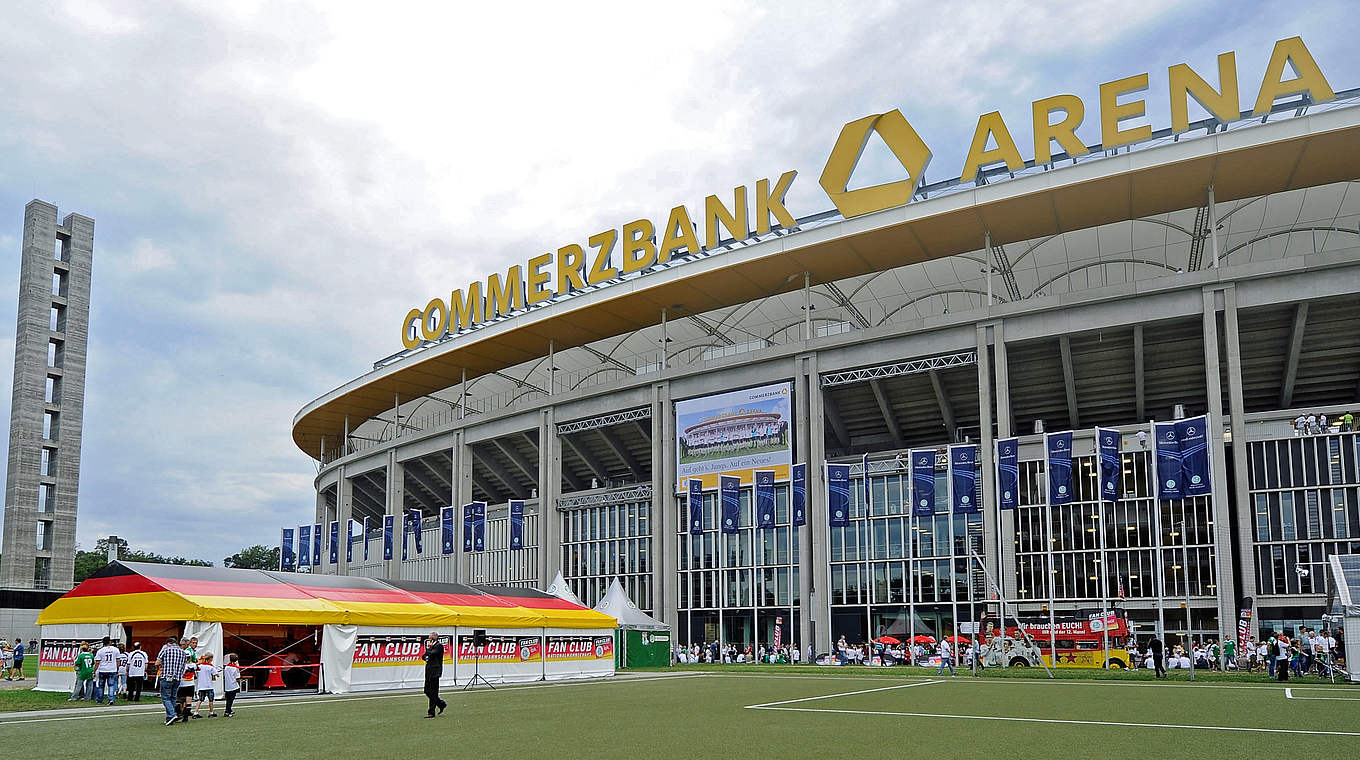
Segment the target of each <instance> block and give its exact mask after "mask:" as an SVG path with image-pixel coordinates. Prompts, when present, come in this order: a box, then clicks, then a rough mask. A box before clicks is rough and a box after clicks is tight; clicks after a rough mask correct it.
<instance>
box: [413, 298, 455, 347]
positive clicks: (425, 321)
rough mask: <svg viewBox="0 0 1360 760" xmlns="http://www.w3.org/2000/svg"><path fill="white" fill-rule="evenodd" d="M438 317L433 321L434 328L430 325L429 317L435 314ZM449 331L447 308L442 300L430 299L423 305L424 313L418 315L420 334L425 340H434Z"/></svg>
mask: <svg viewBox="0 0 1360 760" xmlns="http://www.w3.org/2000/svg"><path fill="white" fill-rule="evenodd" d="M436 312H437V313H438V314H439V317H438V318H437V319H435V321H434V326H431V325H430V317H431V316H432V315H434V314H435V313H436ZM447 329H449V307H447V306H445V305H444V301H443V299H440V298H432V299H430V302H429V303H428V304H425V311H423V312H421V314H420V334H421V336H422V337H424V338H425V340H435V339H437V338H439V336H441V335H443V334H444V331H445V330H447Z"/></svg>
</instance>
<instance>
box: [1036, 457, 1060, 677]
mask: <svg viewBox="0 0 1360 760" xmlns="http://www.w3.org/2000/svg"><path fill="white" fill-rule="evenodd" d="M1048 435H1049V434H1048V433H1045V434H1044V529H1045V530H1046V531H1047V532H1048V535H1047V536H1045V537H1044V538H1045V539H1046V542H1045V547H1044V548H1045V550H1046V555H1047V559H1048V657H1049V659H1050V660H1052V661H1053V667H1055V668H1056V667H1058V630H1057V629H1058V621H1057V619H1056V615H1055V614H1054V610H1053V606H1054V602H1055V601H1056V599H1057V595H1058V579H1057V577H1056V576H1057V574H1058V571H1057V570H1056V569H1055V568H1054V567H1053V541H1054V538H1053V504H1052V500H1053V497H1052V490H1053V484H1052V482H1051V479H1052V477H1053V467H1052V466H1051V463H1050V462H1049V461H1048V459H1049V457H1048ZM1039 659H1040V660H1042V659H1043V657H1040V658H1039Z"/></svg>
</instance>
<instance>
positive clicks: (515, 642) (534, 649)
mask: <svg viewBox="0 0 1360 760" xmlns="http://www.w3.org/2000/svg"><path fill="white" fill-rule="evenodd" d="M542 659H543V640H542V639H540V638H539V637H537V636H487V637H486V646H482V647H478V646H473V644H472V636H459V637H458V664H459V665H471V664H473V663H476V662H540V661H542Z"/></svg>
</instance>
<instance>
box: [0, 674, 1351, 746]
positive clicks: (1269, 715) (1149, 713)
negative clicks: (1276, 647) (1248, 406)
mask: <svg viewBox="0 0 1360 760" xmlns="http://www.w3.org/2000/svg"><path fill="white" fill-rule="evenodd" d="M1289 687H1290V688H1291V690H1292V691H1291V693H1290V694H1286V692H1285V688H1284V687H1283V686H1278V685H1274V684H1268V683H1241V682H1224V681H1219V682H1203V683H1197V684H1189V683H1184V682H1172V683H1157V682H1150V681H1143V680H1126V681H1105V680H1078V679H1075V678H1069V679H1063V680H1058V681H1049V680H1046V679H1035V678H995V679H993V678H987V679H973V678H969V677H967V676H965V675H962V674H961V675H960V676H958V677H957V678H950V677H949V676H948V675H946V676H945V677H943V678H936V677H934V676H933V675H924V674H920V673H915V674H911V675H901V674H900V671H899V672H893V673H888V674H886V675H885V674H881V673H878V672H869V673H865V672H864V671H860V670H858V669H856V670H851V669H843V668H820V669H817V670H816V671H815V672H811V669H807V670H804V669H799V670H783V669H773V668H771V669H766V670H763V671H762V670H754V669H753V670H741V669H721V670H716V669H712V670H702V671H700V670H694V671H681V672H676V673H673V674H671V675H665V676H645V675H644V676H640V677H639V676H631V677H620V678H615V679H610V680H601V681H593V682H584V683H565V684H563V683H557V684H536V685H528V686H522V687H510V688H501V689H498V690H496V691H487V690H478V691H474V692H445V697H446V699H448V701H449V711H448V712H447V713H446V714H445V715H443V716H442V717H440V718H438V719H435V720H425V719H423V718H422V717H421V716H422V715H423V714H424V707H425V702H424V698H423V697H422V696H420V695H419V694H412V693H401V694H373V695H359V696H354V697H343V698H336V697H306V698H299V699H293V700H284V699H278V698H275V699H251V700H244V701H242V702H238V715H237V717H235V718H231V719H229V720H228V719H223V718H217V719H215V720H214V719H206V718H205V719H203V720H195V721H192V722H191V723H190V724H189V725H186V726H180V725H176V726H171V727H168V728H167V727H165V726H163V725H162V720H161V718H162V717H163V713H161V712H160V711H159V709H157V708H156V707H154V706H150V705H148V706H142V707H114V708H85V709H81V710H78V711H76V712H74V713H71V714H67V713H51V714H49V715H46V716H45V715H43V714H37V715H33V714H28V715H20V714H10V715H0V735H3V736H4V737H5V744H6V746H10V747H23V748H24V750H23V753H22V756H23V757H24V758H25V759H26V760H28V759H31V758H45V757H52V758H73V757H97V756H105V755H107V753H108V748H109V747H130V746H142V747H146V746H154V747H156V749H157V750H158V751H169V752H184V753H194V752H202V751H203V750H204V748H221V749H223V750H226V749H228V748H230V749H231V750H233V751H234V753H235V754H241V753H242V752H243V751H244V752H245V753H246V754H248V755H254V754H266V753H267V754H270V755H275V754H277V755H282V756H286V757H289V758H348V757H355V758H359V757H364V758H369V757H420V756H428V755H432V754H434V753H436V752H449V753H452V754H456V755H458V756H471V757H516V758H518V757H526V756H534V755H548V756H552V755H557V756H563V757H586V756H588V757H636V756H638V755H646V756H648V757H697V756H704V755H712V756H716V757H733V756H735V757H776V756H780V757H874V758H882V757H885V756H900V755H904V754H908V753H909V754H911V755H913V756H923V757H932V758H953V757H965V756H967V757H978V756H982V755H983V754H985V755H987V756H994V755H997V754H1003V755H1004V754H1008V755H1011V756H1014V757H1016V758H1028V757H1065V756H1069V755H1073V754H1075V755H1077V756H1096V755H1101V756H1104V755H1110V754H1116V755H1119V756H1125V757H1139V758H1145V757H1146V758H1156V757H1167V758H1173V757H1174V758H1180V759H1184V758H1221V757H1228V756H1233V755H1237V756H1252V757H1261V756H1272V755H1276V756H1284V755H1298V754H1306V755H1309V756H1313V755H1324V756H1334V757H1345V756H1349V755H1351V754H1353V751H1354V748H1355V747H1356V746H1360V689H1356V688H1351V687H1346V686H1331V685H1328V684H1325V683H1320V682H1316V681H1313V682H1308V683H1303V682H1298V683H1291V684H1289ZM1329 732H1330V733H1329ZM77 735H79V736H84V737H87V738H89V737H96V736H97V737H98V741H77V740H75V739H74V738H73V737H75V736H77ZM148 742H154V744H148ZM214 751H215V750H214Z"/></svg>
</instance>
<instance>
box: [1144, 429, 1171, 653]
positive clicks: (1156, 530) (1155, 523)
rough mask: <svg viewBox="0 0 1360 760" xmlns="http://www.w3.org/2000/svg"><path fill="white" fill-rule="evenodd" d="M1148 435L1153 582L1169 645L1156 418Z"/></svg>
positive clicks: (1160, 632) (1160, 634) (1160, 629)
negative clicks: (1155, 572) (1155, 564)
mask: <svg viewBox="0 0 1360 760" xmlns="http://www.w3.org/2000/svg"><path fill="white" fill-rule="evenodd" d="M1148 437H1149V438H1151V439H1152V455H1151V457H1152V458H1151V459H1150V460H1149V461H1148V463H1149V465H1150V467H1151V472H1150V473H1148V474H1149V475H1150V476H1151V477H1149V478H1148V482H1149V483H1151V484H1152V494H1151V495H1152V510H1151V511H1152V531H1153V535H1154V536H1155V540H1156V543H1155V544H1154V545H1153V547H1154V550H1155V552H1156V554H1155V556H1156V558H1157V560H1156V561H1157V575H1156V583H1154V584H1153V586H1154V587H1155V590H1156V592H1157V638H1159V639H1161V640H1162V644H1163V646H1166V645H1167V643H1168V642H1167V640H1166V565H1165V564H1164V563H1165V561H1166V560H1165V558H1164V557H1163V554H1162V500H1161V499H1159V498H1157V492H1158V490H1159V486H1160V482H1159V478H1160V477H1161V476H1160V475H1158V473H1157V423H1156V421H1155V420H1149V421H1148Z"/></svg>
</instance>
